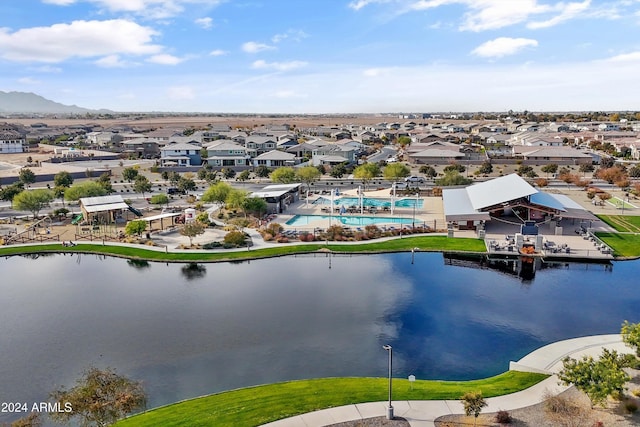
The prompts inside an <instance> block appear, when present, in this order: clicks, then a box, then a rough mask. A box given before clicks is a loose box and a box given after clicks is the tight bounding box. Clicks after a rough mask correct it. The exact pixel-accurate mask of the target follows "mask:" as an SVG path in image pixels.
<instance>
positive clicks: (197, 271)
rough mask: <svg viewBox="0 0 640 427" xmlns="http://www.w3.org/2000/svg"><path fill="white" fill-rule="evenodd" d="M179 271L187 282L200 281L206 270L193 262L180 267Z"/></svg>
mask: <svg viewBox="0 0 640 427" xmlns="http://www.w3.org/2000/svg"><path fill="white" fill-rule="evenodd" d="M180 271H181V272H182V275H183V276H184V277H185V279H187V280H196V279H202V278H203V277H204V276H206V275H207V268H206V267H205V266H204V265H202V264H197V263H195V262H190V263H189V264H186V265H183V266H182V267H180Z"/></svg>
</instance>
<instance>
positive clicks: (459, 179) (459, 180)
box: [435, 170, 473, 187]
mask: <svg viewBox="0 0 640 427" xmlns="http://www.w3.org/2000/svg"><path fill="white" fill-rule="evenodd" d="M435 182H436V185H441V186H443V187H448V186H452V185H469V184H471V182H473V181H472V180H471V179H469V178H466V177H464V176H462V175H460V173H459V172H457V171H455V170H451V171H449V172H446V173H445V174H444V176H443V177H442V178H438V179H436V181H435Z"/></svg>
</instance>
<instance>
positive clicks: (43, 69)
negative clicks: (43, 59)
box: [29, 65, 62, 73]
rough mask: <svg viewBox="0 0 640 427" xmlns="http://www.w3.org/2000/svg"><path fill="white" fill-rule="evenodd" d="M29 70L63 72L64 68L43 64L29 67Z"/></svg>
mask: <svg viewBox="0 0 640 427" xmlns="http://www.w3.org/2000/svg"><path fill="white" fill-rule="evenodd" d="M29 70H32V71H35V72H37V73H61V72H62V68H60V67H52V66H51V65H43V66H41V67H29Z"/></svg>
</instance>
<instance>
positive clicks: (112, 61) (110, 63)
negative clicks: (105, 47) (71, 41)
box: [94, 55, 129, 68]
mask: <svg viewBox="0 0 640 427" xmlns="http://www.w3.org/2000/svg"><path fill="white" fill-rule="evenodd" d="M94 64H96V65H97V66H99V67H103V68H125V67H127V66H128V65H129V64H128V63H127V62H126V61H123V60H122V58H121V57H120V56H119V55H108V56H105V57H104V58H100V59H98V60H97V61H95V62H94Z"/></svg>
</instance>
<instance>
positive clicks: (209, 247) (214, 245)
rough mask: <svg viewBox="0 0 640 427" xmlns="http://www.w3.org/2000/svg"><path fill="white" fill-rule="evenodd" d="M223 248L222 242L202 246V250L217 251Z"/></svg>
mask: <svg viewBox="0 0 640 427" xmlns="http://www.w3.org/2000/svg"><path fill="white" fill-rule="evenodd" d="M221 247H222V243H220V242H209V243H205V244H204V245H202V249H217V248H221Z"/></svg>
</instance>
